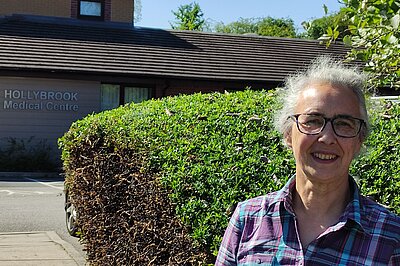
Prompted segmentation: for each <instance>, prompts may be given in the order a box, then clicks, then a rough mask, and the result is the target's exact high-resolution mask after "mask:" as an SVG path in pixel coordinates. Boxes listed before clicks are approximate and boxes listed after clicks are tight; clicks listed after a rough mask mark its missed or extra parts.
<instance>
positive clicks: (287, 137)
mask: <svg viewBox="0 0 400 266" xmlns="http://www.w3.org/2000/svg"><path fill="white" fill-rule="evenodd" d="M283 139H284V141H285V144H286V146H288V147H289V148H290V149H292V132H286V133H285V135H284V136H283Z"/></svg>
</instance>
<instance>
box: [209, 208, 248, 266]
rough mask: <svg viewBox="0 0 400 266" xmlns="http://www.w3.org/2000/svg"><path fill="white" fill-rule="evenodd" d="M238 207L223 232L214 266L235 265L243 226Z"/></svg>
mask: <svg viewBox="0 0 400 266" xmlns="http://www.w3.org/2000/svg"><path fill="white" fill-rule="evenodd" d="M240 205H241V204H238V206H237V207H236V209H235V212H234V213H233V215H232V217H231V219H230V221H229V224H228V227H227V229H226V231H225V234H224V237H223V239H222V243H221V246H220V248H219V251H218V256H217V259H216V261H215V265H216V266H220V265H221V266H222V265H223V266H227V265H237V252H238V248H239V243H240V239H241V237H242V233H243V226H242V223H241V221H240Z"/></svg>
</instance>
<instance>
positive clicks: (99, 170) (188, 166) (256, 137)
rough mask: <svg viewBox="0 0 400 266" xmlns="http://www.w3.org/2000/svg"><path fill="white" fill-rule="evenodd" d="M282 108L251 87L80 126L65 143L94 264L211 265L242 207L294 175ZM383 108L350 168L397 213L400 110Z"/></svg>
mask: <svg viewBox="0 0 400 266" xmlns="http://www.w3.org/2000/svg"><path fill="white" fill-rule="evenodd" d="M276 108H277V103H276V101H275V97H274V93H273V92H266V91H250V90H246V91H243V92H236V93H226V94H219V93H212V94H194V95H183V96H179V97H169V98H164V99H161V100H152V101H147V102H144V103H141V104H132V105H126V106H124V107H120V108H118V109H115V110H112V111H107V112H104V113H101V114H97V115H90V116H88V117H87V118H85V119H83V120H81V121H77V122H76V123H74V124H73V125H72V127H71V129H70V130H69V132H67V133H66V134H65V135H64V137H63V138H61V139H60V142H59V143H60V146H61V148H62V149H63V155H62V158H63V161H64V169H65V172H66V185H67V187H68V189H69V191H70V194H71V196H72V202H73V203H74V204H75V205H76V207H77V210H78V214H79V223H80V224H79V226H80V228H81V229H82V233H83V236H84V239H83V241H84V242H85V244H86V245H87V253H88V258H89V260H90V262H92V263H94V264H124V265H127V264H135V263H136V264H138V263H139V264H154V265H166V264H170V265H176V264H179V265H193V264H206V263H213V260H214V257H213V256H215V255H216V253H217V250H218V247H219V244H220V241H221V238H222V235H223V232H224V230H225V228H226V225H227V222H228V220H229V216H230V214H231V211H232V210H233V207H234V206H235V204H236V203H237V202H239V201H242V200H244V199H246V198H250V197H254V196H256V195H261V194H265V193H268V192H270V191H274V190H278V189H280V188H281V187H282V185H283V184H284V183H285V182H286V181H287V179H288V178H289V177H290V176H291V175H292V174H293V173H294V160H293V159H292V155H291V154H290V153H291V152H290V151H289V150H287V149H286V148H285V147H284V146H283V144H282V142H281V140H280V137H279V134H278V133H277V132H275V131H274V130H273V129H272V116H271V115H272V113H273V111H274V110H275V109H276ZM385 112H387V113H386V114H385V116H380V115H375V116H374V120H373V121H374V123H375V124H374V125H373V128H374V130H375V131H374V132H373V135H372V136H371V138H370V139H369V141H368V142H367V145H371V146H373V149H372V150H371V149H370V150H368V152H366V153H365V154H363V155H362V156H361V157H360V160H359V161H358V162H356V163H355V164H354V165H353V168H352V171H353V173H354V174H355V175H357V176H358V177H360V182H361V184H362V185H361V186H362V189H363V190H364V191H365V192H368V193H369V194H371V193H370V192H373V193H375V196H376V198H377V199H378V200H380V201H381V202H383V203H385V204H387V205H390V206H391V207H393V208H396V209H397V210H398V209H399V208H398V207H399V205H398V203H399V202H398V200H399V196H398V195H397V191H398V185H399V184H400V180H399V179H400V177H399V171H398V165H399V157H398V156H397V157H396V155H395V153H394V152H393V150H396V152H397V153H398V136H393V135H394V134H393V135H391V136H386V134H385V132H386V131H387V130H389V132H393V133H394V132H397V135H398V130H399V127H400V125H399V122H398V121H399V119H398V115H399V107H398V105H393V106H392V107H391V108H389V109H387V110H386V111H385ZM396 130H397V131H396ZM386 137H388V139H387V141H386ZM396 137H397V139H396ZM396 140H397V142H396ZM381 145H382V147H381ZM396 145H397V146H396ZM388 147H390V148H391V149H392V150H389V151H387V150H386V149H387V148H388ZM378 150H380V151H378ZM392 154H393V155H392ZM397 155H398V154H397ZM385 161H387V164H390V166H389V165H386V164H381V163H380V162H385ZM375 164H380V165H381V166H380V167H378V168H375V166H374V165H375ZM378 172H379V173H378ZM381 172H385V175H380V173H381ZM389 176H390V178H389ZM389 179H390V181H389ZM388 182H390V183H388ZM388 184H390V185H388ZM376 192H378V193H376ZM189 235H190V237H188V236H189Z"/></svg>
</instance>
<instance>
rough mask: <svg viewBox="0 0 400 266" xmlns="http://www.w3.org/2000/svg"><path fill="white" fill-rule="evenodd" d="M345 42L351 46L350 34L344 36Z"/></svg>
mask: <svg viewBox="0 0 400 266" xmlns="http://www.w3.org/2000/svg"><path fill="white" fill-rule="evenodd" d="M343 43H344V44H345V45H347V46H351V43H352V42H351V37H350V35H346V36H344V37H343Z"/></svg>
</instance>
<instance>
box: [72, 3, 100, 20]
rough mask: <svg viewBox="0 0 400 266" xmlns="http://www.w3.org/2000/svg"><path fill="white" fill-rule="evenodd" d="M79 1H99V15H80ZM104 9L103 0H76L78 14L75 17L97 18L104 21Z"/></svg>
mask: <svg viewBox="0 0 400 266" xmlns="http://www.w3.org/2000/svg"><path fill="white" fill-rule="evenodd" d="M81 2H93V3H100V5H101V11H100V16H90V15H82V14H81ZM104 9H105V0H78V14H77V17H78V18H79V19H87V20H97V21H104V17H105V16H104V14H105V12H104Z"/></svg>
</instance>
